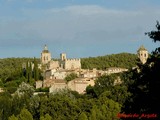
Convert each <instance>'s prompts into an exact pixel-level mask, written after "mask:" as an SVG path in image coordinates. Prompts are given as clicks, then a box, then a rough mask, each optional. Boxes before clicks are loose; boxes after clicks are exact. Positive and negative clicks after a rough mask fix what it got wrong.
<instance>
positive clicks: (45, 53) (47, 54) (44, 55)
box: [41, 45, 51, 64]
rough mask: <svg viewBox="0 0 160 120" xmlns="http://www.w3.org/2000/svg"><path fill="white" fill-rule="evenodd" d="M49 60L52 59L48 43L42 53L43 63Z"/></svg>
mask: <svg viewBox="0 0 160 120" xmlns="http://www.w3.org/2000/svg"><path fill="white" fill-rule="evenodd" d="M49 61H51V53H50V52H49V50H48V47H47V45H45V46H44V49H43V51H42V53H41V63H42V64H47V63H48V62H49Z"/></svg>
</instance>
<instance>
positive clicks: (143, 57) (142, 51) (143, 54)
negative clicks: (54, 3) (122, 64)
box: [137, 45, 148, 64]
mask: <svg viewBox="0 0 160 120" xmlns="http://www.w3.org/2000/svg"><path fill="white" fill-rule="evenodd" d="M137 54H138V58H139V59H140V61H141V63H142V64H145V63H146V62H147V59H148V51H147V49H146V48H145V47H144V46H143V45H142V46H141V47H140V48H139V49H138V51H137Z"/></svg>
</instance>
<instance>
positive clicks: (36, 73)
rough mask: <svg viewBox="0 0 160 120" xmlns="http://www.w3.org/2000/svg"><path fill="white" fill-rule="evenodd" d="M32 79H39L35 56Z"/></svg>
mask: <svg viewBox="0 0 160 120" xmlns="http://www.w3.org/2000/svg"><path fill="white" fill-rule="evenodd" d="M33 72H34V80H38V79H39V70H38V63H37V60H36V58H34V71H33Z"/></svg>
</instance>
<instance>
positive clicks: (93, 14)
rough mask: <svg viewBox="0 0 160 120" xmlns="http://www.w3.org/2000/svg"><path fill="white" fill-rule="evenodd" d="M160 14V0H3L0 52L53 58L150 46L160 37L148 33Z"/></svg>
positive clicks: (159, 18)
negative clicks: (46, 52)
mask: <svg viewBox="0 0 160 120" xmlns="http://www.w3.org/2000/svg"><path fill="white" fill-rule="evenodd" d="M156 20H160V0H0V50H1V52H0V53H1V54H0V58H7V57H40V53H41V51H42V49H43V46H44V45H45V44H47V45H48V48H49V51H50V52H51V53H52V57H53V58H58V57H59V54H60V53H62V52H64V53H67V56H68V57H70V58H77V57H78V58H81V57H90V56H101V55H107V54H115V53H121V52H129V53H136V51H137V49H138V48H139V47H140V46H141V45H144V46H145V47H146V48H147V49H148V51H149V52H151V51H152V50H154V49H155V48H156V47H157V46H159V43H153V42H152V40H151V39H149V38H148V37H147V36H145V35H144V33H145V32H149V31H151V30H154V29H155V24H156Z"/></svg>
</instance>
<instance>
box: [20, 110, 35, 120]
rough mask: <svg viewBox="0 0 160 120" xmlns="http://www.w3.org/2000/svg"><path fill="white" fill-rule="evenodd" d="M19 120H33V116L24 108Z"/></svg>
mask: <svg viewBox="0 0 160 120" xmlns="http://www.w3.org/2000/svg"><path fill="white" fill-rule="evenodd" d="M18 118H19V120H33V117H32V114H31V113H30V112H29V111H28V110H27V109H25V108H23V109H22V110H21V112H20V114H19V115H18Z"/></svg>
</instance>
